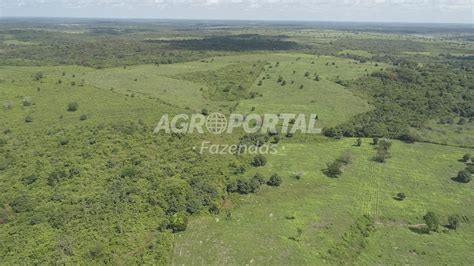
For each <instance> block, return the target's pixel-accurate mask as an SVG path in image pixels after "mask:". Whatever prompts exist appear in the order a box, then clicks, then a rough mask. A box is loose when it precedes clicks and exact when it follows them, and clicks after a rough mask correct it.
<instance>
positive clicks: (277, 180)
mask: <svg viewBox="0 0 474 266" xmlns="http://www.w3.org/2000/svg"><path fill="white" fill-rule="evenodd" d="M282 182H283V180H282V179H281V177H280V176H279V175H277V174H274V175H272V176H271V177H270V180H268V182H267V185H269V186H272V187H278V186H280V185H281V183H282Z"/></svg>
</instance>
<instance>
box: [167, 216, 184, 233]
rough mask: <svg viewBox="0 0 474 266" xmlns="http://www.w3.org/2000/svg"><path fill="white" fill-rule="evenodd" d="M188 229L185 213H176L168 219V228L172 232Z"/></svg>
mask: <svg viewBox="0 0 474 266" xmlns="http://www.w3.org/2000/svg"><path fill="white" fill-rule="evenodd" d="M187 227H188V215H187V214H186V213H185V212H177V213H175V214H173V215H172V216H171V217H170V223H169V225H168V228H169V229H171V230H173V232H182V231H185V230H186V228H187Z"/></svg>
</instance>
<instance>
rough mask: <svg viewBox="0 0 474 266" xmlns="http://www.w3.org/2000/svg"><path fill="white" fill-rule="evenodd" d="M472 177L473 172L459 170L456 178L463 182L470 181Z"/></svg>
mask: <svg viewBox="0 0 474 266" xmlns="http://www.w3.org/2000/svg"><path fill="white" fill-rule="evenodd" d="M471 179H472V178H471V173H470V172H469V171H466V170H462V171H459V172H458V175H457V177H456V180H457V181H459V182H462V183H469V182H470V181H471Z"/></svg>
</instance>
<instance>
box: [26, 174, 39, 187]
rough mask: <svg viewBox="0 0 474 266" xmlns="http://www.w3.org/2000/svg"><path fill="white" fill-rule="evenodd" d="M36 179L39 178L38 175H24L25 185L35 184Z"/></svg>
mask: <svg viewBox="0 0 474 266" xmlns="http://www.w3.org/2000/svg"><path fill="white" fill-rule="evenodd" d="M36 180H38V177H37V176H35V175H29V176H25V177H23V183H24V184H25V185H31V184H33V183H34V182H36Z"/></svg>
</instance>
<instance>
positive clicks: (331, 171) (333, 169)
mask: <svg viewBox="0 0 474 266" xmlns="http://www.w3.org/2000/svg"><path fill="white" fill-rule="evenodd" d="M324 173H325V174H326V175H327V176H329V177H338V176H339V175H341V174H342V163H341V162H339V161H334V162H332V163H328V165H327V168H326V170H325V171H324Z"/></svg>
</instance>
